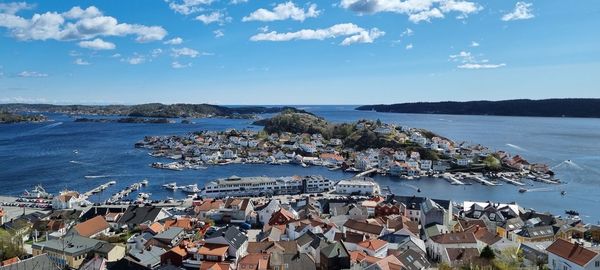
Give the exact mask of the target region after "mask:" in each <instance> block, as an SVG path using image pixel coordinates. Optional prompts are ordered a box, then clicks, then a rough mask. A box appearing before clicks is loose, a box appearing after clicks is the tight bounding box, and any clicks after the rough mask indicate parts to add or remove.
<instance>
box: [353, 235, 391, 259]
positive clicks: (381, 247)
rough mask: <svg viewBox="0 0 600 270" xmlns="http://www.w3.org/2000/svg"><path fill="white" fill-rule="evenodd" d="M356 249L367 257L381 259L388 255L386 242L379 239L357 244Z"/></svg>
mask: <svg viewBox="0 0 600 270" xmlns="http://www.w3.org/2000/svg"><path fill="white" fill-rule="evenodd" d="M357 248H358V249H359V250H361V251H363V252H365V253H367V254H368V255H369V256H373V257H378V258H383V257H385V256H387V253H388V242H386V241H384V240H381V239H372V240H366V241H362V242H360V243H358V245H357Z"/></svg>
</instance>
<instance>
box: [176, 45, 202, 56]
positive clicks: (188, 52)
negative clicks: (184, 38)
mask: <svg viewBox="0 0 600 270" xmlns="http://www.w3.org/2000/svg"><path fill="white" fill-rule="evenodd" d="M171 55H172V56H173V57H180V56H187V57H191V58H196V57H198V55H200V52H198V51H196V50H194V49H190V48H185V47H184V48H179V49H175V48H173V49H171Z"/></svg>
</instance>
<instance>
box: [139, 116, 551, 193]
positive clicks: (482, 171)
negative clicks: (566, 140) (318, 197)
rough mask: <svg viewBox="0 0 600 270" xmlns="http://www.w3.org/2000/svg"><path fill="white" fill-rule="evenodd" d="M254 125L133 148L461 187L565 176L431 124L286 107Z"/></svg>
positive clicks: (186, 164)
mask: <svg viewBox="0 0 600 270" xmlns="http://www.w3.org/2000/svg"><path fill="white" fill-rule="evenodd" d="M255 124H256V125H262V126H264V129H263V130H262V131H259V132H257V131H252V130H242V131H237V130H229V131H221V132H216V131H202V132H196V133H192V134H187V135H183V136H181V135H174V136H148V137H145V138H144V139H143V140H142V141H139V142H138V143H136V145H135V146H136V147H139V148H147V149H149V150H150V151H151V152H150V153H149V154H150V155H151V156H154V157H166V158H170V159H172V160H174V161H173V162H171V163H167V164H163V163H160V162H156V163H153V164H152V167H155V168H159V169H171V170H183V169H199V168H205V167H204V166H203V165H213V164H214V165H216V164H218V165H225V164H235V163H246V164H272V165H281V164H297V165H300V166H303V167H309V166H324V167H327V168H329V169H330V170H344V171H347V172H354V173H364V174H375V173H377V174H383V175H391V176H397V177H402V178H407V179H415V178H419V177H424V176H425V177H441V178H445V179H447V180H448V181H449V182H450V183H452V184H455V185H462V184H467V182H465V180H471V181H475V182H479V183H482V184H485V185H499V184H500V183H499V182H507V183H509V184H513V185H517V186H523V185H524V183H523V181H522V180H523V179H531V180H536V181H540V182H545V183H548V184H554V183H558V182H559V181H558V180H557V179H555V178H554V174H553V172H552V171H551V170H550V169H549V167H548V166H547V165H545V164H534V163H530V162H528V161H527V160H525V159H524V158H522V157H521V156H519V155H516V156H512V155H510V154H509V153H508V152H505V151H492V150H490V149H489V148H487V147H485V146H482V145H466V144H464V143H462V144H459V143H456V142H454V141H452V140H450V139H448V138H445V137H442V136H440V135H437V134H435V133H433V132H431V131H428V130H424V129H419V128H412V127H408V126H400V125H392V124H386V123H382V122H381V121H379V120H378V121H370V120H360V121H358V122H355V123H341V124H334V123H330V122H327V121H326V120H325V119H323V118H321V117H318V116H316V115H314V114H311V113H307V112H302V111H298V110H286V111H284V112H282V113H280V114H278V115H276V116H274V117H273V118H269V119H263V120H260V121H257V122H255Z"/></svg>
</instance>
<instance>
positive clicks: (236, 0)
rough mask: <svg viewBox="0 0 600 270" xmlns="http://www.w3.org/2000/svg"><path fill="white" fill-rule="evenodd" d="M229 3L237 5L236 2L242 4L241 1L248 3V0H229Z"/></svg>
mask: <svg viewBox="0 0 600 270" xmlns="http://www.w3.org/2000/svg"><path fill="white" fill-rule="evenodd" d="M229 3H230V4H232V5H237V4H242V3H248V0H231V1H229Z"/></svg>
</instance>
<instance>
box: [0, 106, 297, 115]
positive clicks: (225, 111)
mask: <svg viewBox="0 0 600 270" xmlns="http://www.w3.org/2000/svg"><path fill="white" fill-rule="evenodd" d="M284 109H289V108H288V107H259V106H252V107H225V106H218V105H211V104H168V105H167V104H160V103H148V104H140V105H52V104H22V103H12V104H0V111H7V112H11V113H17V112H49V113H64V114H91V115H122V116H132V117H156V118H173V117H195V118H201V117H213V116H214V117H234V118H248V117H250V116H251V115H253V114H260V113H277V112H280V111H282V110H284Z"/></svg>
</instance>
